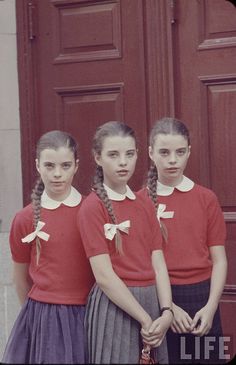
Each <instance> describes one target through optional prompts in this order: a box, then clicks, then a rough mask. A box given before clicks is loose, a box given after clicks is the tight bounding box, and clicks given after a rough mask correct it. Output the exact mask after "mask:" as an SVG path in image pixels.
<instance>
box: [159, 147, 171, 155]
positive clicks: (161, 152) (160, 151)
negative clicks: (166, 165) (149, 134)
mask: <svg viewBox="0 0 236 365" xmlns="http://www.w3.org/2000/svg"><path fill="white" fill-rule="evenodd" d="M159 154H160V155H161V156H167V155H168V154H169V151H168V150H164V149H163V150H159Z"/></svg>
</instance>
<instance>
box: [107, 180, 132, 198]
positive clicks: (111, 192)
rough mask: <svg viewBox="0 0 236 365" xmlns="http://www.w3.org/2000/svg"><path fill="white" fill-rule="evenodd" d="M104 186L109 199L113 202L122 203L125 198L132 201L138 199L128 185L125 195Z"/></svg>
mask: <svg viewBox="0 0 236 365" xmlns="http://www.w3.org/2000/svg"><path fill="white" fill-rule="evenodd" d="M103 186H104V188H105V190H106V192H107V196H108V198H109V199H111V200H116V201H121V200H125V198H129V199H130V200H135V199H136V196H135V195H134V193H133V192H132V190H131V189H130V188H129V186H128V185H126V193H125V194H120V193H117V192H116V191H114V190H112V189H111V188H109V187H108V186H107V185H106V184H103Z"/></svg>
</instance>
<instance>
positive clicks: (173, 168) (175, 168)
mask: <svg viewBox="0 0 236 365" xmlns="http://www.w3.org/2000/svg"><path fill="white" fill-rule="evenodd" d="M178 170H179V169H178V168H177V167H170V168H169V169H167V171H169V172H176V171H178Z"/></svg>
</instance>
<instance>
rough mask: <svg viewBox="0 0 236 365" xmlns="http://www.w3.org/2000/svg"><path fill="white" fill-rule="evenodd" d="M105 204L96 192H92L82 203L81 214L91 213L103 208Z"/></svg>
mask: <svg viewBox="0 0 236 365" xmlns="http://www.w3.org/2000/svg"><path fill="white" fill-rule="evenodd" d="M102 206H103V203H102V201H101V199H100V198H99V197H98V196H97V194H96V193H95V192H93V191H92V192H91V193H90V194H89V195H88V196H86V197H85V198H84V199H83V200H82V202H81V208H80V214H82V213H84V212H87V211H88V210H89V211H90V210H91V209H93V210H94V209H97V208H101V207H102Z"/></svg>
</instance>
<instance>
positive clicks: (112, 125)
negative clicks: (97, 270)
mask: <svg viewBox="0 0 236 365" xmlns="http://www.w3.org/2000/svg"><path fill="white" fill-rule="evenodd" d="M111 136H122V137H127V136H130V137H132V138H134V140H135V142H136V138H135V135H134V131H133V129H132V128H130V127H129V126H128V125H127V124H125V123H122V122H118V121H110V122H107V123H105V124H103V125H101V126H100V127H98V128H97V130H96V133H95V136H94V138H93V154H94V155H97V156H100V155H101V152H102V149H103V142H104V140H105V138H106V137H111ZM92 189H93V190H94V191H95V193H96V194H97V195H98V197H99V198H100V199H101V200H102V202H103V203H104V205H105V207H106V209H107V211H108V214H109V216H110V218H111V221H112V223H113V224H117V220H116V217H115V214H114V211H113V207H112V202H111V200H110V199H109V198H108V196H107V192H106V190H105V188H104V186H103V171H102V167H100V166H96V170H95V176H94V181H93V186H92ZM115 245H116V250H117V252H118V253H120V254H123V249H122V238H121V234H120V231H119V230H117V232H116V236H115Z"/></svg>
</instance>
